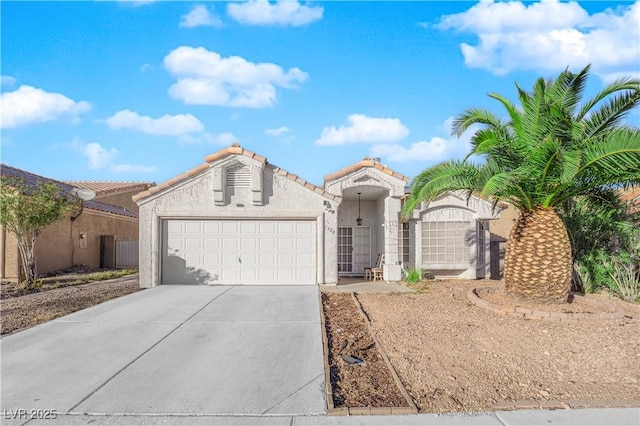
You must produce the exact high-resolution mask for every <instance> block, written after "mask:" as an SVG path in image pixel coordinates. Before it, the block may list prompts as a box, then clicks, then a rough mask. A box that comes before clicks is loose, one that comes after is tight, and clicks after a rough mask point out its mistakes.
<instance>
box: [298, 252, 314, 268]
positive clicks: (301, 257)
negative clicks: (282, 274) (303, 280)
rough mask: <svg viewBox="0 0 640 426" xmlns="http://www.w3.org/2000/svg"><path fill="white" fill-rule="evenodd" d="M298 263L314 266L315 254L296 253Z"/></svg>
mask: <svg viewBox="0 0 640 426" xmlns="http://www.w3.org/2000/svg"><path fill="white" fill-rule="evenodd" d="M296 264H297V265H299V266H312V265H313V256H312V255H311V253H298V254H296Z"/></svg>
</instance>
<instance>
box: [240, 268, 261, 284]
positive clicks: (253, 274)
mask: <svg viewBox="0 0 640 426" xmlns="http://www.w3.org/2000/svg"><path fill="white" fill-rule="evenodd" d="M257 280H258V274H257V271H256V270H255V269H240V281H241V282H251V281H254V282H255V281H257Z"/></svg>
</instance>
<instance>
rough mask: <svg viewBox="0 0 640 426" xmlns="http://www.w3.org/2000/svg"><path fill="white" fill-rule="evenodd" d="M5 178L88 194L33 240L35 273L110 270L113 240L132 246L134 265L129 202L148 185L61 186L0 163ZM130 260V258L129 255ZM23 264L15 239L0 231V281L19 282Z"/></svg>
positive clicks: (133, 208) (134, 230) (134, 225)
mask: <svg viewBox="0 0 640 426" xmlns="http://www.w3.org/2000/svg"><path fill="white" fill-rule="evenodd" d="M0 174H1V175H2V176H3V177H5V178H19V179H22V180H23V181H24V182H25V184H26V185H30V186H35V185H37V183H38V182H50V183H53V184H55V185H56V186H58V188H60V190H61V191H62V193H63V194H71V192H72V191H73V190H74V188H88V187H90V188H88V189H93V190H94V192H95V193H96V196H95V198H94V199H93V200H90V201H84V202H83V203H82V208H79V206H76V207H75V208H74V209H73V210H72V211H71V212H70V214H69V215H67V216H66V217H65V218H63V219H61V220H59V221H57V222H55V223H53V224H51V225H49V226H48V227H46V228H45V229H44V231H43V232H42V234H40V236H39V237H38V239H37V241H36V262H37V266H38V273H39V274H47V273H49V272H52V271H57V270H60V269H66V268H69V267H71V266H76V265H85V266H89V267H92V268H99V267H115V266H116V260H117V259H116V257H117V254H116V252H115V250H116V246H117V242H118V241H127V242H132V243H135V244H131V245H132V246H135V247H136V253H135V254H136V256H135V258H134V259H133V261H132V262H133V263H135V265H134V264H131V265H127V266H137V258H138V256H137V242H138V228H139V227H138V213H137V210H138V206H137V205H136V204H135V203H133V202H132V201H131V197H132V195H134V194H137V193H139V192H140V191H142V190H145V189H147V188H149V187H150V186H151V184H150V183H147V182H70V183H65V182H61V181H57V180H54V179H49V178H46V177H43V176H39V175H36V174H33V173H30V172H27V171H25V170H21V169H18V168H15V167H11V166H8V165H5V164H0ZM132 257H133V256H132ZM22 275H23V273H22V263H21V259H20V255H19V251H18V245H17V240H16V238H15V237H14V236H13V234H11V233H10V232H9V231H7V230H6V229H4V228H3V227H1V226H0V278H2V279H8V280H19V279H20V278H21V276H22Z"/></svg>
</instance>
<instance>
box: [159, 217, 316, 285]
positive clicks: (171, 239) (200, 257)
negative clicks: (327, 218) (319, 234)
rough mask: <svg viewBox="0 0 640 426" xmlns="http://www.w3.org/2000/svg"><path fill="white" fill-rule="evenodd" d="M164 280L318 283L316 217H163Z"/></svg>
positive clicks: (179, 281) (187, 281) (192, 282)
mask: <svg viewBox="0 0 640 426" xmlns="http://www.w3.org/2000/svg"><path fill="white" fill-rule="evenodd" d="M162 228H163V230H162V235H163V256H162V283H163V284H251V285H253V284H316V223H315V221H311V220H306V221H305V220H242V221H237V220H164V221H163V226H162Z"/></svg>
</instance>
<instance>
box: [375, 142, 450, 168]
mask: <svg viewBox="0 0 640 426" xmlns="http://www.w3.org/2000/svg"><path fill="white" fill-rule="evenodd" d="M448 149H449V141H447V140H446V139H443V138H440V137H437V136H435V137H432V138H431V140H429V141H419V142H415V143H412V144H411V146H410V147H409V148H405V147H403V146H401V145H398V144H383V145H374V146H372V147H371V155H372V156H373V157H383V158H385V159H386V160H387V161H389V162H391V163H403V162H407V161H437V160H439V159H442V157H443V154H444V153H446V152H447V150H448Z"/></svg>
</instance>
